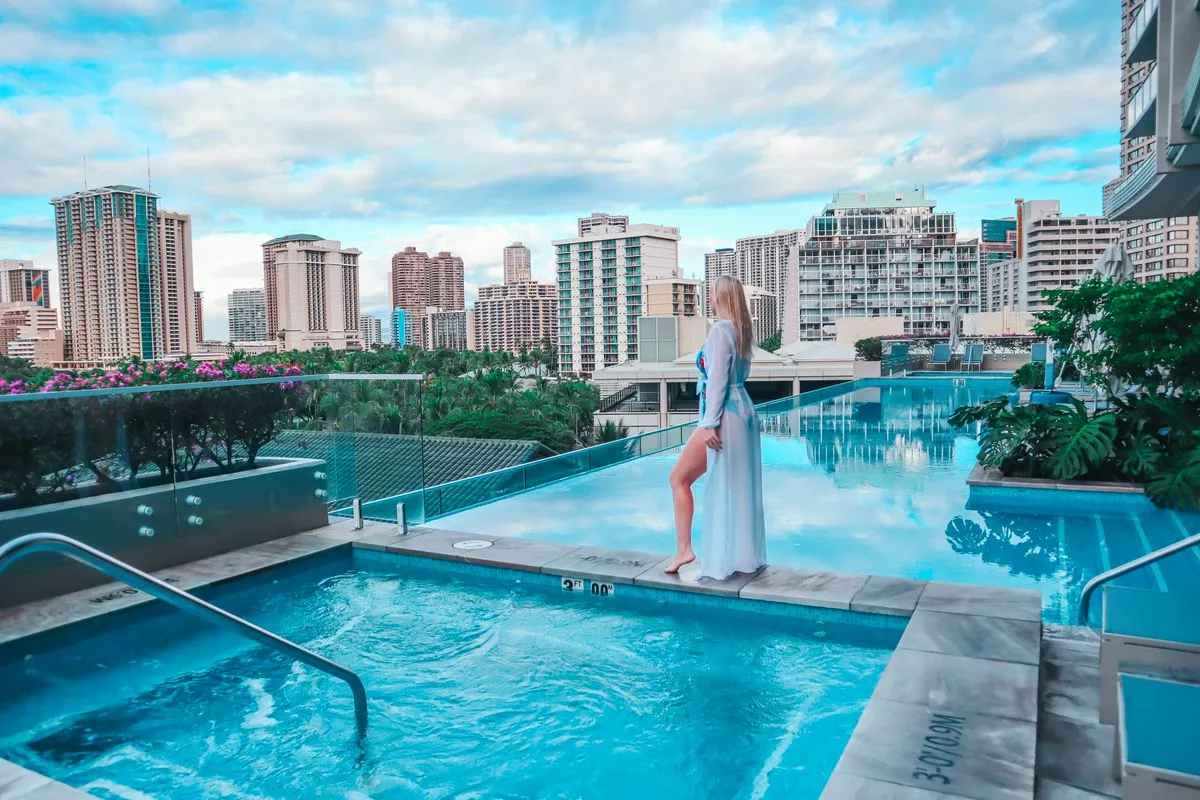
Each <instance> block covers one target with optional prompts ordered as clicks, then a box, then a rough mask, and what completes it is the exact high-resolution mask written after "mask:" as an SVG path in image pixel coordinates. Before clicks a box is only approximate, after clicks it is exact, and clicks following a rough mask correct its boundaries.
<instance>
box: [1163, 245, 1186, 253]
mask: <svg viewBox="0 0 1200 800" xmlns="http://www.w3.org/2000/svg"><path fill="white" fill-rule="evenodd" d="M1187 251H1188V246H1187V245H1186V244H1169V245H1167V252H1168V253H1186V252H1187Z"/></svg>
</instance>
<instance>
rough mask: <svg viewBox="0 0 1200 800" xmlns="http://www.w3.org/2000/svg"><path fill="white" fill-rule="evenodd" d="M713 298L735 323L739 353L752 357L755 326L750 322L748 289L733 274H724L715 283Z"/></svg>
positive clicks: (745, 356)
mask: <svg viewBox="0 0 1200 800" xmlns="http://www.w3.org/2000/svg"><path fill="white" fill-rule="evenodd" d="M713 298H714V299H716V301H717V308H718V309H720V311H721V313H722V314H724V316H725V317H726V318H728V319H729V321H730V322H732V323H733V330H734V332H735V333H736V334H737V349H738V353H740V354H741V356H742V357H743V358H750V354H751V350H752V348H753V347H754V328H753V327H752V326H751V324H750V306H749V305H747V303H746V290H745V289H744V288H743V287H742V282H741V281H739V280H738V279H737V278H735V277H733V276H732V275H722V276H721V277H719V278H717V282H716V283H715V284H713Z"/></svg>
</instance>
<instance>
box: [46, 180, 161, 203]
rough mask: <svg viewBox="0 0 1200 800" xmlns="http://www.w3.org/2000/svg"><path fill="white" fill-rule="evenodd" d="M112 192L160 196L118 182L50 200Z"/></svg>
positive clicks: (55, 200) (94, 195)
mask: <svg viewBox="0 0 1200 800" xmlns="http://www.w3.org/2000/svg"><path fill="white" fill-rule="evenodd" d="M111 192H128V193H130V194H140V195H145V196H146V197H153V198H157V197H158V195H156V194H155V193H154V192H151V191H149V190H148V189H143V188H142V187H140V186H129V185H128V184H124V183H116V184H113V185H112V186H99V187H97V188H95V189H83V190H82V191H78V192H73V193H71V194H67V195H63V196H62V197H55V198H53V199H52V200H51V201H50V202H51V203H57V202H59V201H60V200H69V199H71V198H73V197H96V196H99V195H102V194H110V193H111Z"/></svg>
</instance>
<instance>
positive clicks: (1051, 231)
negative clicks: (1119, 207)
mask: <svg viewBox="0 0 1200 800" xmlns="http://www.w3.org/2000/svg"><path fill="white" fill-rule="evenodd" d="M1119 235H1120V231H1119V230H1118V227H1117V224H1116V223H1113V222H1110V221H1108V220H1107V219H1105V218H1104V217H1097V216H1091V215H1088V214H1079V215H1076V216H1069V217H1064V216H1063V215H1062V208H1061V204H1060V203H1059V201H1058V200H1018V201H1017V258H1014V259H1008V260H1006V261H999V262H996V263H994V264H988V265H987V266H986V267H985V272H984V289H983V295H984V298H983V304H982V305H983V307H982V309H981V310H983V311H1003V310H1006V309H1007V310H1009V311H1030V312H1037V311H1043V310H1045V309H1047V308H1049V307H1050V304H1049V303H1048V302H1047V301H1046V299H1045V298H1044V297H1043V296H1042V292H1044V291H1048V290H1050V289H1064V288H1067V287H1070V286H1075V285H1076V284H1078V283H1080V282H1081V281H1084V280H1086V279H1087V278H1088V277H1090V276H1091V274H1092V273H1093V271H1094V268H1095V263H1096V259H1097V258H1099V257H1100V255H1102V254H1103V253H1104V251H1105V250H1107V249H1108V248H1109V246H1111V245H1112V244H1113V243H1114V242H1116V241H1117V239H1118V236H1119Z"/></svg>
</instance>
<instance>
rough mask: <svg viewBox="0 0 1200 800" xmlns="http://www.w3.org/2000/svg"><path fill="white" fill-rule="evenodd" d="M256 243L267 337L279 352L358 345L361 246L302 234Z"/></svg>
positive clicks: (359, 338)
mask: <svg viewBox="0 0 1200 800" xmlns="http://www.w3.org/2000/svg"><path fill="white" fill-rule="evenodd" d="M262 248H263V286H264V294H265V296H266V306H267V309H266V310H267V337H268V338H272V337H274V338H275V339H276V340H277V341H278V342H279V349H280V350H282V351H287V350H312V349H315V348H318V347H328V348H330V349H332V350H361V349H362V336H361V334H360V333H359V330H358V327H359V323H358V297H359V284H358V258H359V256H360V255H362V253H361V251H359V250H357V249H355V248H353V247H347V248H343V247H342V243H341V242H338V241H333V240H330V239H323V238H321V237H320V236H314V235H312V234H306V233H296V234H291V235H288V236H280V237H279V238H277V239H272V240H270V241H269V242H264V243H263V246H262Z"/></svg>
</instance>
